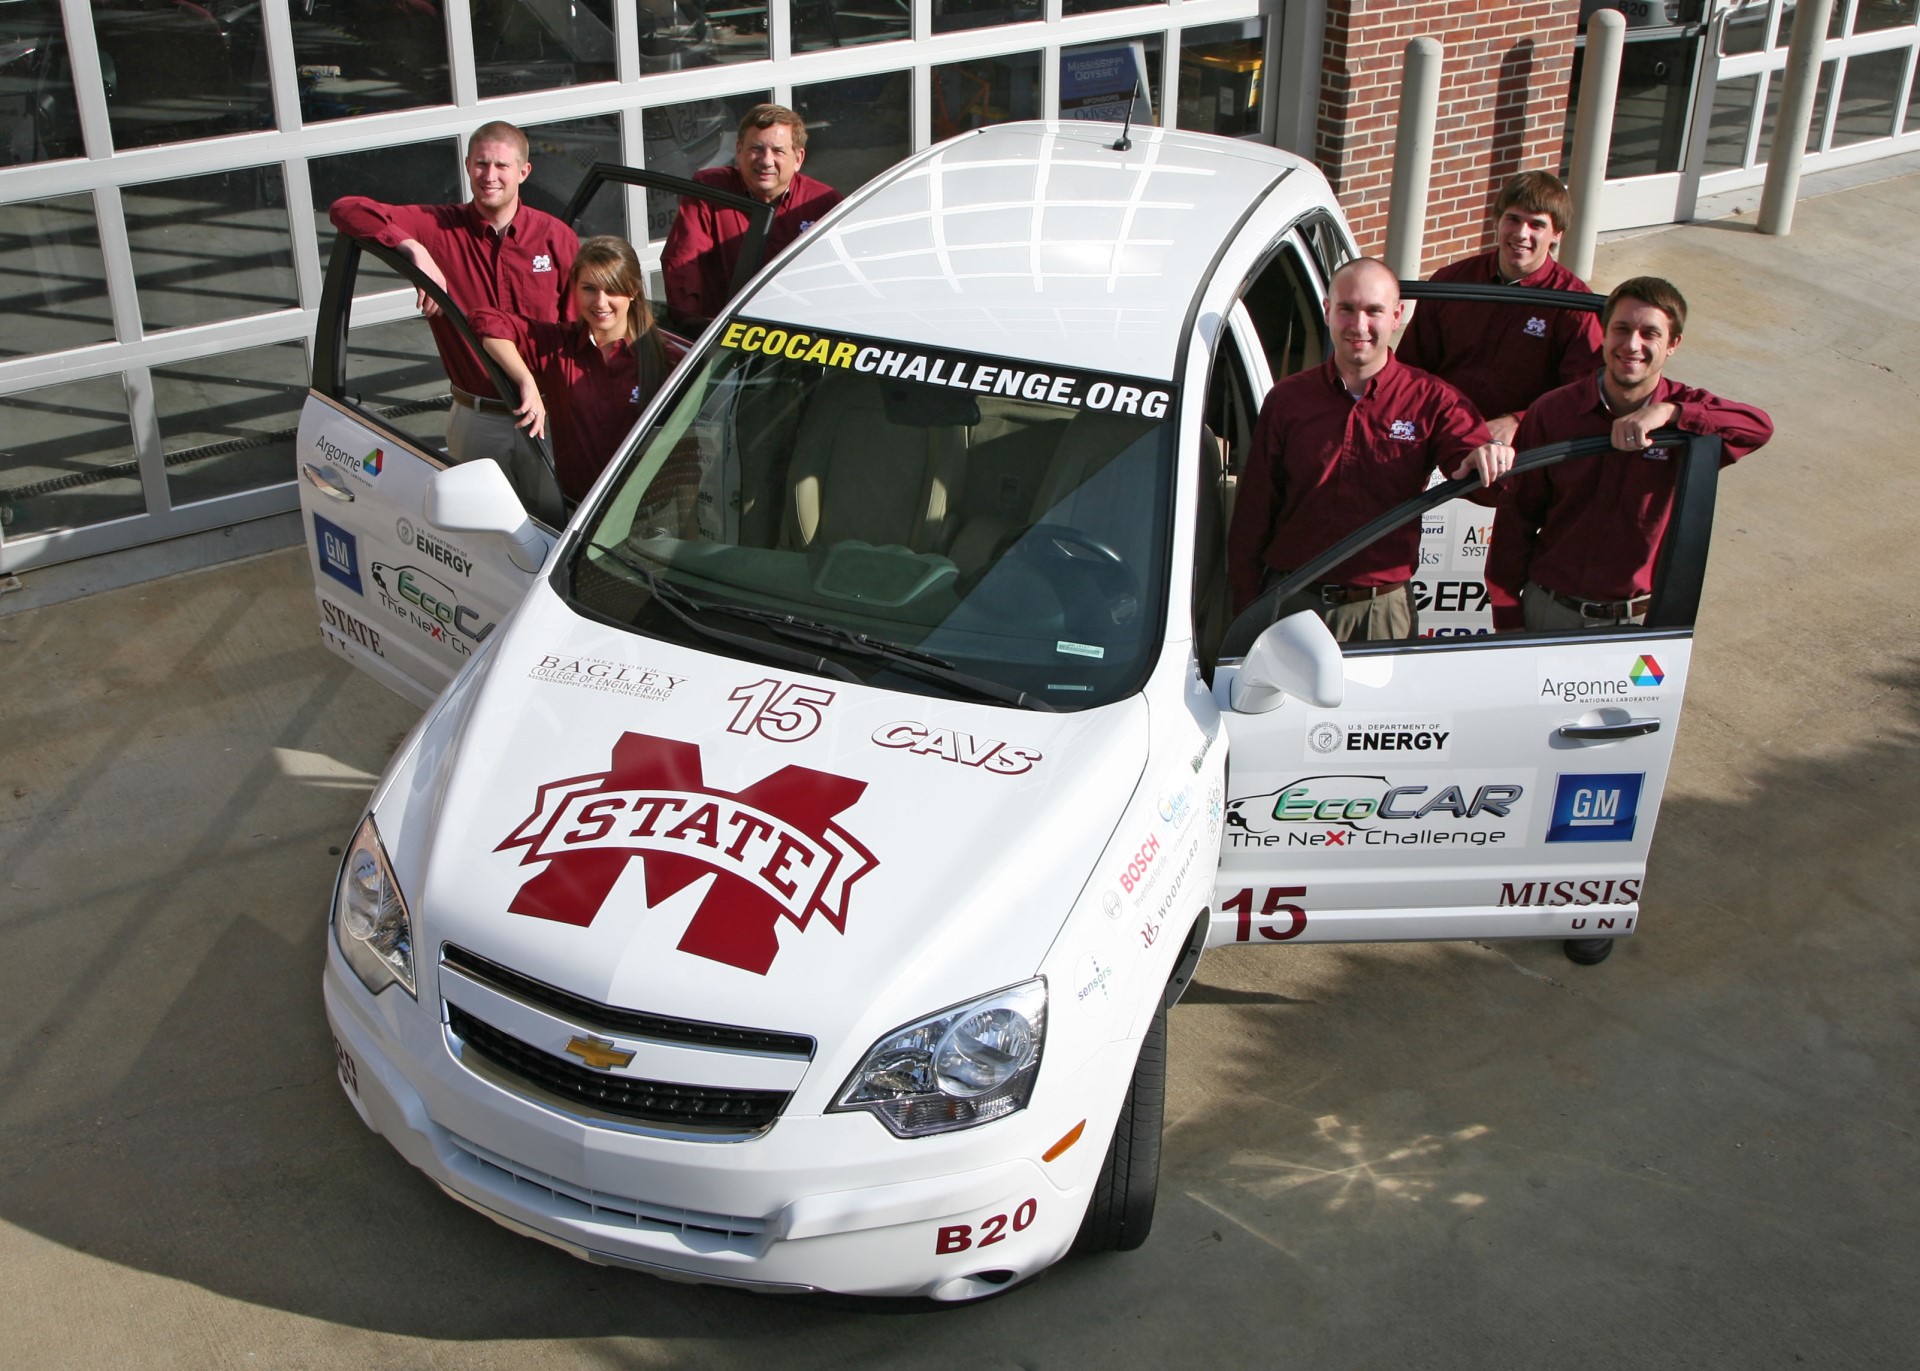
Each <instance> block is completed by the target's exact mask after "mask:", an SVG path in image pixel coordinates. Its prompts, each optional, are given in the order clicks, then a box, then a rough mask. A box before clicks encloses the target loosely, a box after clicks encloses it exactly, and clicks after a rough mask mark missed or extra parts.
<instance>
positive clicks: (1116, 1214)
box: [1073, 999, 1167, 1252]
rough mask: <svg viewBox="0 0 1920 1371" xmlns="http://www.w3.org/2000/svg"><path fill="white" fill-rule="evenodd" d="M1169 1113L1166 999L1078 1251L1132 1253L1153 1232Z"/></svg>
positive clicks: (1136, 1070) (1145, 1045)
mask: <svg viewBox="0 0 1920 1371" xmlns="http://www.w3.org/2000/svg"><path fill="white" fill-rule="evenodd" d="M1166 1113H1167V1006H1166V1002H1165V1000H1164V999H1163V1000H1162V1001H1161V1004H1160V1006H1159V1008H1157V1009H1155V1010H1154V1012H1153V1022H1152V1023H1151V1024H1149V1025H1148V1026H1147V1033H1146V1036H1145V1037H1144V1038H1142V1039H1141V1041H1140V1056H1139V1057H1138V1058H1137V1059H1136V1060H1135V1061H1134V1064H1133V1080H1132V1081H1131V1082H1130V1083H1129V1084H1128V1085H1127V1098H1126V1099H1125V1100H1124V1101H1123V1102H1122V1103H1121V1105H1120V1118H1119V1121H1118V1122H1117V1123H1115V1124H1114V1126H1113V1140H1112V1141H1111V1142H1109V1143H1108V1144H1107V1156H1106V1160H1105V1161H1103V1162H1102V1163H1101V1164H1100V1178H1099V1179H1098V1180H1097V1181H1095V1182H1094V1187H1093V1198H1092V1199H1091V1200H1089V1201H1088V1202H1087V1216H1086V1217H1085V1218H1084V1219H1082V1220H1081V1221H1080V1232H1079V1235H1078V1236H1077V1237H1075V1238H1074V1240H1073V1250H1074V1251H1075V1252H1131V1251H1132V1250H1133V1249H1134V1248H1136V1247H1138V1246H1139V1245H1140V1244H1141V1243H1143V1242H1145V1241H1146V1240H1147V1234H1148V1232H1150V1231H1151V1230H1152V1228H1153V1202H1154V1199H1155V1198H1156V1197H1157V1196H1158V1195H1159V1193H1160V1125H1161V1123H1162V1121H1163V1120H1164V1119H1165V1118H1166Z"/></svg>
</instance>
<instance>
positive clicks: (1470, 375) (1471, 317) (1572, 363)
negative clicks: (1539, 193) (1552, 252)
mask: <svg viewBox="0 0 1920 1371" xmlns="http://www.w3.org/2000/svg"><path fill="white" fill-rule="evenodd" d="M1431 279H1432V280H1435V281H1465V282H1469V283H1471V284H1474V285H1499V284H1500V254H1499V253H1498V252H1483V253H1481V254H1479V255H1478V256H1475V257H1466V258H1462V259H1461V260H1460V261H1458V262H1451V263H1449V264H1448V265H1446V266H1444V267H1441V268H1440V270H1438V271H1436V272H1434V273H1433V276H1432V278H1431ZM1515 284H1517V285H1522V286H1536V287H1539V288H1541V289H1543V290H1578V291H1584V290H1586V289H1587V288H1588V287H1587V283H1586V282H1585V281H1582V280H1581V279H1580V278H1579V277H1578V276H1575V275H1574V274H1573V273H1572V272H1570V271H1568V270H1567V269H1566V268H1565V267H1563V266H1561V265H1560V263H1558V262H1557V261H1555V260H1554V259H1553V258H1552V257H1549V258H1547V261H1546V264H1545V265H1544V266H1542V267H1541V268H1540V270H1538V271H1536V272H1534V273H1533V274H1532V275H1531V276H1528V277H1526V278H1525V279H1523V280H1521V281H1518V282H1516V283H1515ZM1399 355H1400V360H1401V361H1403V362H1405V363H1406V364H1407V365H1408V366H1410V367H1419V368H1420V369H1421V370H1423V371H1430V372H1432V373H1433V374H1434V375H1436V376H1439V377H1442V378H1444V379H1445V380H1446V381H1448V382H1450V383H1451V384H1452V385H1454V386H1456V387H1458V388H1459V390H1460V393H1461V394H1463V395H1465V396H1466V397H1467V398H1468V399H1469V400H1471V401H1473V403H1474V407H1475V408H1476V409H1478V410H1479V411H1480V413H1482V414H1483V415H1486V416H1488V417H1489V418H1497V417H1499V416H1500V415H1502V414H1524V413H1525V412H1526V408H1527V406H1528V405H1530V404H1532V403H1533V402H1534V401H1535V400H1536V399H1538V398H1539V397H1540V396H1542V395H1545V394H1546V393H1547V392H1548V391H1550V390H1552V389H1554V388H1555V387H1556V386H1563V385H1566V384H1567V383H1568V382H1569V381H1574V380H1578V379H1579V378H1580V377H1583V376H1587V375H1591V374H1592V372H1593V369H1594V368H1595V367H1597V366H1599V365H1600V316H1599V315H1598V314H1592V313H1589V312H1588V311H1586V310H1583V309H1536V308H1534V307H1533V306H1532V305H1492V304H1481V303H1480V302H1478V301H1474V300H1421V301H1419V302H1418V304H1417V306H1416V307H1415V309H1414V311H1413V322H1412V323H1411V324H1409V325H1407V331H1406V332H1405V333H1404V334H1402V335H1401V338H1400V347H1399Z"/></svg>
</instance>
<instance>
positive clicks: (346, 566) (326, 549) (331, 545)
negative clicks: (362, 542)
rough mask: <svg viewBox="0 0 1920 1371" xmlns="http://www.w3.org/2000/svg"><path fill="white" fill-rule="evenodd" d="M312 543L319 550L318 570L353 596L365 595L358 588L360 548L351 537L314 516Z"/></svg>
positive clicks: (342, 529) (349, 534)
mask: <svg viewBox="0 0 1920 1371" xmlns="http://www.w3.org/2000/svg"><path fill="white" fill-rule="evenodd" d="M313 541H314V546H315V547H317V548H318V549H319V550H320V569H321V570H322V571H324V572H326V573H327V575H329V576H331V577H333V579H334V580H336V581H338V582H339V583H340V584H341V585H343V586H345V587H346V588H347V589H348V590H351V591H352V592H353V593H354V594H355V595H363V594H365V593H366V592H365V591H363V590H362V589H361V587H360V547H359V544H357V543H356V542H355V541H354V538H353V535H352V534H351V533H349V532H347V531H346V530H345V529H344V528H341V527H340V526H339V525H338V524H336V523H333V522H331V521H330V520H327V519H322V518H321V517H320V516H319V515H318V514H316V515H314V516H313Z"/></svg>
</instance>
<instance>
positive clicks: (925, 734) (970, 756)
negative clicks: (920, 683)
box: [873, 721, 1041, 776]
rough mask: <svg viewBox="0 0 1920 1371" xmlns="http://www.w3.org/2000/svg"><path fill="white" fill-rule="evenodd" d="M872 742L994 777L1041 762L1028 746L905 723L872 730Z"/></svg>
mask: <svg viewBox="0 0 1920 1371" xmlns="http://www.w3.org/2000/svg"><path fill="white" fill-rule="evenodd" d="M873 740H874V742H876V743H878V744H880V746H881V747H890V748H898V749H901V750H903V751H906V752H909V753H912V754H913V755H915V756H918V757H938V758H940V759H941V760H942V761H947V762H956V763H958V764H959V765H961V766H971V767H978V768H980V769H981V770H983V771H990V772H992V773H993V774H994V775H996V776H1019V775H1022V774H1024V773H1026V772H1028V771H1031V770H1033V764H1034V763H1035V762H1037V761H1039V760H1041V757H1040V753H1039V752H1037V751H1035V750H1034V749H1033V748H1030V747H1012V746H1009V745H1008V744H1006V743H1003V742H999V741H997V740H995V739H992V738H975V737H974V736H973V735H972V734H971V733H956V732H954V731H953V730H952V729H950V728H928V727H927V726H926V725H925V724H916V723H912V722H908V721H902V722H900V723H894V724H882V725H881V726H880V727H879V728H876V729H875V730H874V731H873Z"/></svg>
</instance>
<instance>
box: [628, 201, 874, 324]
mask: <svg viewBox="0 0 1920 1371" xmlns="http://www.w3.org/2000/svg"><path fill="white" fill-rule="evenodd" d="M693 179H694V180H696V181H698V182H699V183H700V184H701V185H703V186H712V187H713V188H714V189H716V190H728V191H732V192H733V193H734V194H735V195H750V194H751V192H750V191H749V190H748V189H747V181H746V178H745V177H744V176H742V175H741V174H740V169H739V168H738V167H708V168H706V169H705V170H704V171H696V172H695V173H694V174H693ZM839 203H840V192H839V191H837V190H835V189H834V188H833V187H832V186H829V185H827V184H826V183H825V182H823V181H816V180H814V179H813V178H812V177H811V176H806V175H803V174H802V173H800V172H795V173H794V174H793V180H791V181H789V182H788V183H787V189H786V191H785V193H784V194H782V195H781V197H780V200H779V202H778V203H777V204H776V205H775V206H774V211H773V226H772V227H771V228H769V229H768V230H767V250H766V255H767V257H768V258H769V259H770V258H772V256H773V254H774V253H776V252H778V251H780V249H782V248H784V247H786V246H787V245H788V244H789V243H791V242H793V240H794V239H796V238H798V237H799V236H800V235H801V234H802V233H804V232H805V231H806V230H807V229H809V228H811V227H812V226H813V222H814V220H816V219H821V218H824V217H825V216H826V213H827V211H828V210H830V209H832V208H833V207H834V206H835V205H837V204H839ZM746 236H747V216H746V215H745V214H744V213H742V212H741V211H740V210H737V209H731V208H727V207H724V206H721V205H715V204H713V203H711V202H709V201H706V200H696V199H694V198H693V197H692V196H688V197H686V198H685V199H683V200H681V202H680V212H679V213H678V214H676V215H674V218H673V227H672V228H671V229H670V230H668V232H667V245H666V247H665V248H664V249H663V250H662V252H661V255H660V274H661V275H662V276H663V277H664V278H665V279H666V284H667V304H668V305H669V306H670V307H671V308H672V310H673V312H674V315H675V316H676V317H677V318H679V319H683V320H686V321H688V322H690V323H691V322H695V321H697V322H699V323H701V324H705V323H706V322H707V321H708V320H710V319H712V318H714V317H715V316H716V315H718V314H719V313H720V311H721V310H723V309H725V308H726V306H727V301H728V300H730V299H732V298H733V269H734V267H735V266H736V265H737V264H738V263H739V261H740V247H741V240H742V239H743V238H745V237H746Z"/></svg>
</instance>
